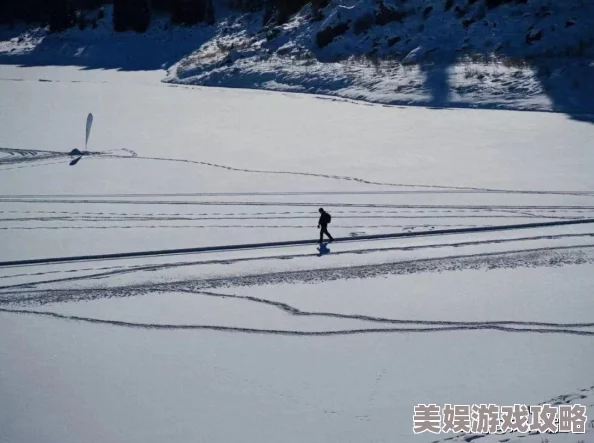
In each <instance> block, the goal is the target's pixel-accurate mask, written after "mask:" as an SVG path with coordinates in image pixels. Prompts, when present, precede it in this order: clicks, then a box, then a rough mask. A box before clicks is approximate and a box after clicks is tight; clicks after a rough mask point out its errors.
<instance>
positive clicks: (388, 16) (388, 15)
mask: <svg viewBox="0 0 594 443" xmlns="http://www.w3.org/2000/svg"><path fill="white" fill-rule="evenodd" d="M406 15H407V14H406V12H404V11H399V10H396V9H392V8H389V7H387V6H386V5H384V3H383V2H380V4H379V9H378V11H377V12H376V13H375V22H376V23H377V24H378V25H380V26H383V25H387V24H388V23H392V22H400V23H402V22H403V21H404V19H405V18H406Z"/></svg>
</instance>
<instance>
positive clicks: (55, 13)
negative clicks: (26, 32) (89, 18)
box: [47, 0, 76, 32]
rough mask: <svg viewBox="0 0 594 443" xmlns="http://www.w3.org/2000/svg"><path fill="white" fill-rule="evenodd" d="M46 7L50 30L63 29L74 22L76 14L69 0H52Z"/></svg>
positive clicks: (57, 30) (58, 30)
mask: <svg viewBox="0 0 594 443" xmlns="http://www.w3.org/2000/svg"><path fill="white" fill-rule="evenodd" d="M47 7H48V15H49V17H48V24H49V28H50V31H51V32H60V31H64V30H66V29H68V28H70V27H72V26H74V24H75V23H76V14H75V12H74V6H73V4H72V1H71V0H54V1H53V2H50V3H49V4H48V5H47Z"/></svg>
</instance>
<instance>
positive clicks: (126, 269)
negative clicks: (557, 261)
mask: <svg viewBox="0 0 594 443" xmlns="http://www.w3.org/2000/svg"><path fill="white" fill-rule="evenodd" d="M577 237H594V232H591V233H580V234H559V235H540V236H535V237H519V238H518V237H516V238H509V239H507V238H506V239H494V240H479V241H467V242H455V243H436V244H431V245H416V246H398V247H385V248H368V249H354V250H347V251H335V252H333V255H350V254H356V255H361V254H370V253H374V252H391V251H416V250H424V249H438V248H448V247H455V248H459V247H466V246H478V245H486V244H500V243H513V242H519V241H522V242H523V241H536V240H556V239H561V238H577ZM317 255H318V254H313V253H305V254H290V255H264V256H259V257H239V258H231V259H216V260H202V261H190V262H178V263H160V264H154V265H153V264H151V265H137V266H103V267H99V268H97V267H92V268H76V269H65V270H57V271H46V272H35V273H23V274H13V275H4V276H0V279H5V278H15V277H34V276H42V275H49V274H61V273H64V274H66V273H74V272H90V271H109V272H102V273H99V274H93V275H90V276H83V277H77V278H80V279H87V278H92V277H108V276H113V275H121V274H128V273H133V272H139V271H158V270H163V269H170V268H177V267H187V266H200V265H212V264H224V265H227V264H234V263H242V262H251V261H259V260H290V259H294V258H303V257H313V256H317ZM114 270H115V271H114ZM68 280H70V279H67V281H68ZM61 281H62V280H51V281H46V282H39V283H40V284H41V283H44V284H45V283H56V282H61ZM34 284H38V282H35V283H25V284H22V286H25V285H26V286H31V285H34ZM19 286H21V285H19ZM6 288H7V287H0V289H6Z"/></svg>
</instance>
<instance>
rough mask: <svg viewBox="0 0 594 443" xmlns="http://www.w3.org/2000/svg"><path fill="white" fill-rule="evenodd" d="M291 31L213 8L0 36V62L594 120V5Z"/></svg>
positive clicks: (433, 9)
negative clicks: (171, 17)
mask: <svg viewBox="0 0 594 443" xmlns="http://www.w3.org/2000/svg"><path fill="white" fill-rule="evenodd" d="M318 6H319V7H316V8H314V7H313V6H312V5H311V4H306V5H305V6H304V7H303V8H302V9H301V10H300V11H298V12H297V13H296V14H294V15H293V16H292V17H291V18H290V19H289V21H288V22H286V23H283V24H277V22H276V21H275V20H274V18H272V19H271V18H270V14H267V13H266V12H261V11H260V12H251V13H244V14H242V13H238V12H234V11H230V10H228V9H226V8H225V7H224V5H223V4H222V3H221V4H217V8H216V11H217V24H216V25H215V26H196V27H193V28H176V27H171V26H169V25H168V24H167V20H166V19H158V20H155V22H154V23H153V25H152V26H151V28H150V29H149V31H148V32H147V33H145V34H134V33H131V32H129V33H114V32H113V31H112V28H111V8H110V7H106V14H105V18H104V19H103V20H100V21H99V25H98V27H97V28H96V29H86V30H84V31H80V30H78V29H71V30H68V31H66V32H63V33H60V34H49V35H48V34H47V32H46V31H45V30H39V29H37V30H30V29H18V30H6V29H4V30H3V31H2V32H0V62H2V63H6V64H23V65H31V66H46V65H76V66H84V67H88V68H108V69H122V70H154V69H167V70H168V72H167V75H166V78H165V81H167V82H170V83H176V84H186V85H205V86H221V87H240V88H256V89H268V90H280V91H293V92H308V93H314V94H325V95H333V96H339V97H344V98H349V99H357V100H367V101H372V102H379V103H384V104H408V105H413V104H414V105H425V106H432V107H480V108H501V109H522V110H541V111H558V112H565V113H567V114H570V115H572V116H573V117H574V118H577V119H581V120H584V119H585V120H588V121H591V120H592V117H591V116H588V115H584V114H594V100H593V99H592V97H594V82H593V81H592V78H594V52H593V49H592V43H593V42H594V5H593V4H592V2H589V1H584V0H564V1H562V2H560V1H559V2H558V1H553V0H513V1H512V0H390V1H382V0H359V1H357V2H355V1H350V2H343V1H340V2H338V1H336V2H334V1H333V2H330V3H329V4H328V5H326V6H324V7H322V6H321V5H318Z"/></svg>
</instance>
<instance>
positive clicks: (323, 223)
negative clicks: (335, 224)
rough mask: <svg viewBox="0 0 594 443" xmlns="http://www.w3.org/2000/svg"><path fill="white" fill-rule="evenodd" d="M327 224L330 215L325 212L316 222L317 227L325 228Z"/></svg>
mask: <svg viewBox="0 0 594 443" xmlns="http://www.w3.org/2000/svg"><path fill="white" fill-rule="evenodd" d="M328 223H330V214H328V213H327V212H322V215H321V216H320V220H319V221H318V225H320V226H327V225H328Z"/></svg>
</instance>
